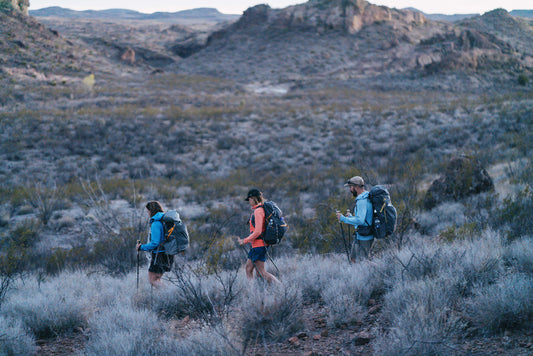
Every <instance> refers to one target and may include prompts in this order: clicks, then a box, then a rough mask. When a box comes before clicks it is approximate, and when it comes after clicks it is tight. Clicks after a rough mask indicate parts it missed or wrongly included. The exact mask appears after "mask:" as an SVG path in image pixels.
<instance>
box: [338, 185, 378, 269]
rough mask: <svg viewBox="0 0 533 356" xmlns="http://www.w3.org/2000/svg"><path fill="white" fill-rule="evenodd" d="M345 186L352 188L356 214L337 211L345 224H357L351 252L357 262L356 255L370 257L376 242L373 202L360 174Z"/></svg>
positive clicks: (352, 258) (351, 258) (351, 257)
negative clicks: (373, 230) (373, 224)
mask: <svg viewBox="0 0 533 356" xmlns="http://www.w3.org/2000/svg"><path fill="white" fill-rule="evenodd" d="M344 186H345V187H348V188H349V189H350V193H352V195H353V196H354V197H355V206H354V215H351V214H347V215H346V216H344V215H342V214H341V213H340V212H339V211H337V219H339V221H340V222H343V223H345V224H350V225H353V226H355V228H356V229H357V230H356V233H355V234H356V238H355V239H354V241H353V244H352V249H351V252H350V260H351V261H352V262H355V259H356V257H358V258H368V257H369V255H370V249H371V248H372V244H373V242H374V236H373V235H372V232H371V229H370V225H371V224H372V203H371V202H370V199H368V192H367V191H366V190H365V181H364V180H363V178H361V177H359V176H355V177H352V178H350V179H349V180H348V181H347V182H346V184H344Z"/></svg>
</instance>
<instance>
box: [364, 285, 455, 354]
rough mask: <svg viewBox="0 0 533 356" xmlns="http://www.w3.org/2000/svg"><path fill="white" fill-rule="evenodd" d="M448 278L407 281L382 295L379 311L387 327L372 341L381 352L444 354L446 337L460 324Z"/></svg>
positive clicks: (448, 347)
mask: <svg viewBox="0 0 533 356" xmlns="http://www.w3.org/2000/svg"><path fill="white" fill-rule="evenodd" d="M454 283H455V282H454V281H453V280H451V279H449V278H437V279H426V280H418V281H410V282H408V283H404V284H402V285H398V286H397V287H396V288H395V289H394V290H393V291H391V292H390V293H388V294H387V295H386V296H385V303H384V307H383V311H382V318H383V320H382V321H383V323H384V325H387V331H386V332H385V333H383V334H382V335H381V336H380V337H379V338H378V339H377V340H376V342H374V345H373V346H374V350H375V351H376V352H377V353H378V354H380V355H398V354H402V355H431V354H447V353H449V352H451V351H452V350H453V346H452V345H451V344H450V341H449V340H448V339H449V338H450V337H451V336H453V335H454V333H455V332H457V330H460V329H461V328H462V324H461V322H460V319H459V318H458V317H457V316H455V315H454V313H453V306H454V303H455V302H456V299H455V296H454V293H453V292H451V291H452V290H453V288H452V286H453V284H454Z"/></svg>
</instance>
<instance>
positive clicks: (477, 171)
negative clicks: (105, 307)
mask: <svg viewBox="0 0 533 356" xmlns="http://www.w3.org/2000/svg"><path fill="white" fill-rule="evenodd" d="M493 188H494V183H493V182H492V178H491V177H490V176H489V174H488V173H487V171H486V170H485V168H483V167H482V166H481V163H480V162H479V161H478V160H477V159H475V158H473V157H467V156H461V157H455V158H453V159H451V160H450V162H449V163H448V165H447V167H446V170H445V172H444V175H443V176H441V177H440V178H438V179H436V180H435V181H433V183H432V184H431V186H430V187H429V189H428V191H427V193H426V196H425V198H424V207H425V208H426V209H431V208H433V207H435V206H437V205H438V204H440V203H442V202H445V201H453V200H460V199H463V198H465V197H468V196H471V195H475V194H479V193H481V192H485V191H489V190H492V189H493Z"/></svg>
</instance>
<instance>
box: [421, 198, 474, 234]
mask: <svg viewBox="0 0 533 356" xmlns="http://www.w3.org/2000/svg"><path fill="white" fill-rule="evenodd" d="M418 222H419V224H420V229H421V231H422V232H423V233H424V234H427V235H437V234H439V233H440V232H441V231H444V230H446V229H448V228H450V227H453V226H462V225H464V224H465V223H467V219H466V215H465V207H464V205H463V204H460V203H443V204H440V205H438V206H436V207H435V208H433V209H432V210H430V211H425V212H422V213H420V215H419V219H418Z"/></svg>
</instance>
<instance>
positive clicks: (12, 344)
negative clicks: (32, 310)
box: [0, 315, 37, 355]
mask: <svg viewBox="0 0 533 356" xmlns="http://www.w3.org/2000/svg"><path fill="white" fill-rule="evenodd" d="M36 353H37V347H36V346H35V338H34V337H33V336H32V335H31V334H29V333H28V332H27V330H26V329H25V327H24V325H23V323H21V322H20V321H18V320H16V319H12V318H5V317H3V316H1V315H0V355H35V354H36Z"/></svg>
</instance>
